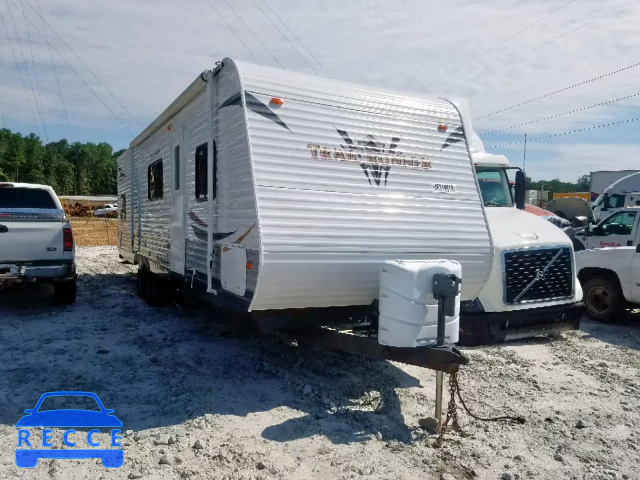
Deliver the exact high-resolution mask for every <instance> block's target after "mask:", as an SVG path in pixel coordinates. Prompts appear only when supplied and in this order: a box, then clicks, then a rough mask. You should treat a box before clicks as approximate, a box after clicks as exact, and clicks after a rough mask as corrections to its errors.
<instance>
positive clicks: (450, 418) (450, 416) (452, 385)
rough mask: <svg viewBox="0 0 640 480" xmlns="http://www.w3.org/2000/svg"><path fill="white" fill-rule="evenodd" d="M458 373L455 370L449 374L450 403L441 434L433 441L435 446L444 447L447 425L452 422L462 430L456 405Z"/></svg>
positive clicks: (453, 425)
mask: <svg viewBox="0 0 640 480" xmlns="http://www.w3.org/2000/svg"><path fill="white" fill-rule="evenodd" d="M457 375H458V372H454V373H452V374H451V375H449V405H448V406H447V417H446V418H445V420H444V423H443V424H442V425H441V426H440V434H439V435H438V438H437V439H436V441H435V442H434V443H433V448H440V447H442V442H444V433H445V432H446V431H447V426H448V425H449V422H451V428H453V429H454V430H456V431H461V428H460V424H459V423H458V406H457V405H456V387H457V384H458V383H457V380H456V379H457Z"/></svg>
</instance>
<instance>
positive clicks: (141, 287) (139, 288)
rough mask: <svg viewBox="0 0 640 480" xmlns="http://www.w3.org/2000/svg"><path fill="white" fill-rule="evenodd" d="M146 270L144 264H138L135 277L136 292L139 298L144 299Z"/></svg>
mask: <svg viewBox="0 0 640 480" xmlns="http://www.w3.org/2000/svg"><path fill="white" fill-rule="evenodd" d="M147 272H148V270H147V267H146V266H145V265H142V264H140V265H139V266H138V277H137V279H136V293H137V294H138V296H139V297H140V298H142V299H143V300H146V293H147V275H148V273H147Z"/></svg>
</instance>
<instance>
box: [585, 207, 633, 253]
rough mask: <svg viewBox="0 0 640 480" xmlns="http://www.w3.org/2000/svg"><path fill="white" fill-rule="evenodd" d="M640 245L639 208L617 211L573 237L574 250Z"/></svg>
mask: <svg viewBox="0 0 640 480" xmlns="http://www.w3.org/2000/svg"><path fill="white" fill-rule="evenodd" d="M639 243H640V207H630V208H624V209H622V210H619V211H617V212H615V213H613V214H611V215H610V216H608V217H607V218H605V219H604V220H602V221H601V222H600V223H598V224H596V225H590V226H588V227H586V228H584V229H580V230H578V231H576V232H575V234H574V235H573V245H574V248H575V249H576V250H585V249H587V250H589V249H592V248H605V247H630V246H633V245H638V244H639Z"/></svg>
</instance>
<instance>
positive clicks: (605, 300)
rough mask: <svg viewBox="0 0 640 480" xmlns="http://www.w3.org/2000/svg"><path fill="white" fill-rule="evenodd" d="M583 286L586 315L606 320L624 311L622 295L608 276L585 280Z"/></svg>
mask: <svg viewBox="0 0 640 480" xmlns="http://www.w3.org/2000/svg"><path fill="white" fill-rule="evenodd" d="M583 288H584V303H585V304H586V306H587V316H588V317H590V318H593V319H594V320H600V321H603V322H608V321H610V320H613V319H614V318H616V317H619V316H620V315H622V314H623V313H624V307H625V300H624V297H623V296H622V292H620V289H619V288H618V285H616V283H615V282H614V281H612V280H611V279H610V278H606V277H596V278H592V279H590V280H587V281H586V282H585V284H584V287H583Z"/></svg>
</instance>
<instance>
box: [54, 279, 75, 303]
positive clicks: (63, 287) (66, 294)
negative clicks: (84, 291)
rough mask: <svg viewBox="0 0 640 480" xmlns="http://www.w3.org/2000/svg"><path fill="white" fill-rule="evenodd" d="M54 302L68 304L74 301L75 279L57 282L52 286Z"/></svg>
mask: <svg viewBox="0 0 640 480" xmlns="http://www.w3.org/2000/svg"><path fill="white" fill-rule="evenodd" d="M53 288H54V298H55V301H56V303H60V304H65V305H70V304H72V303H74V302H75V301H76V296H77V293H78V287H77V279H76V278H74V279H73V280H65V281H63V282H57V283H55V284H54V286H53Z"/></svg>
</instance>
